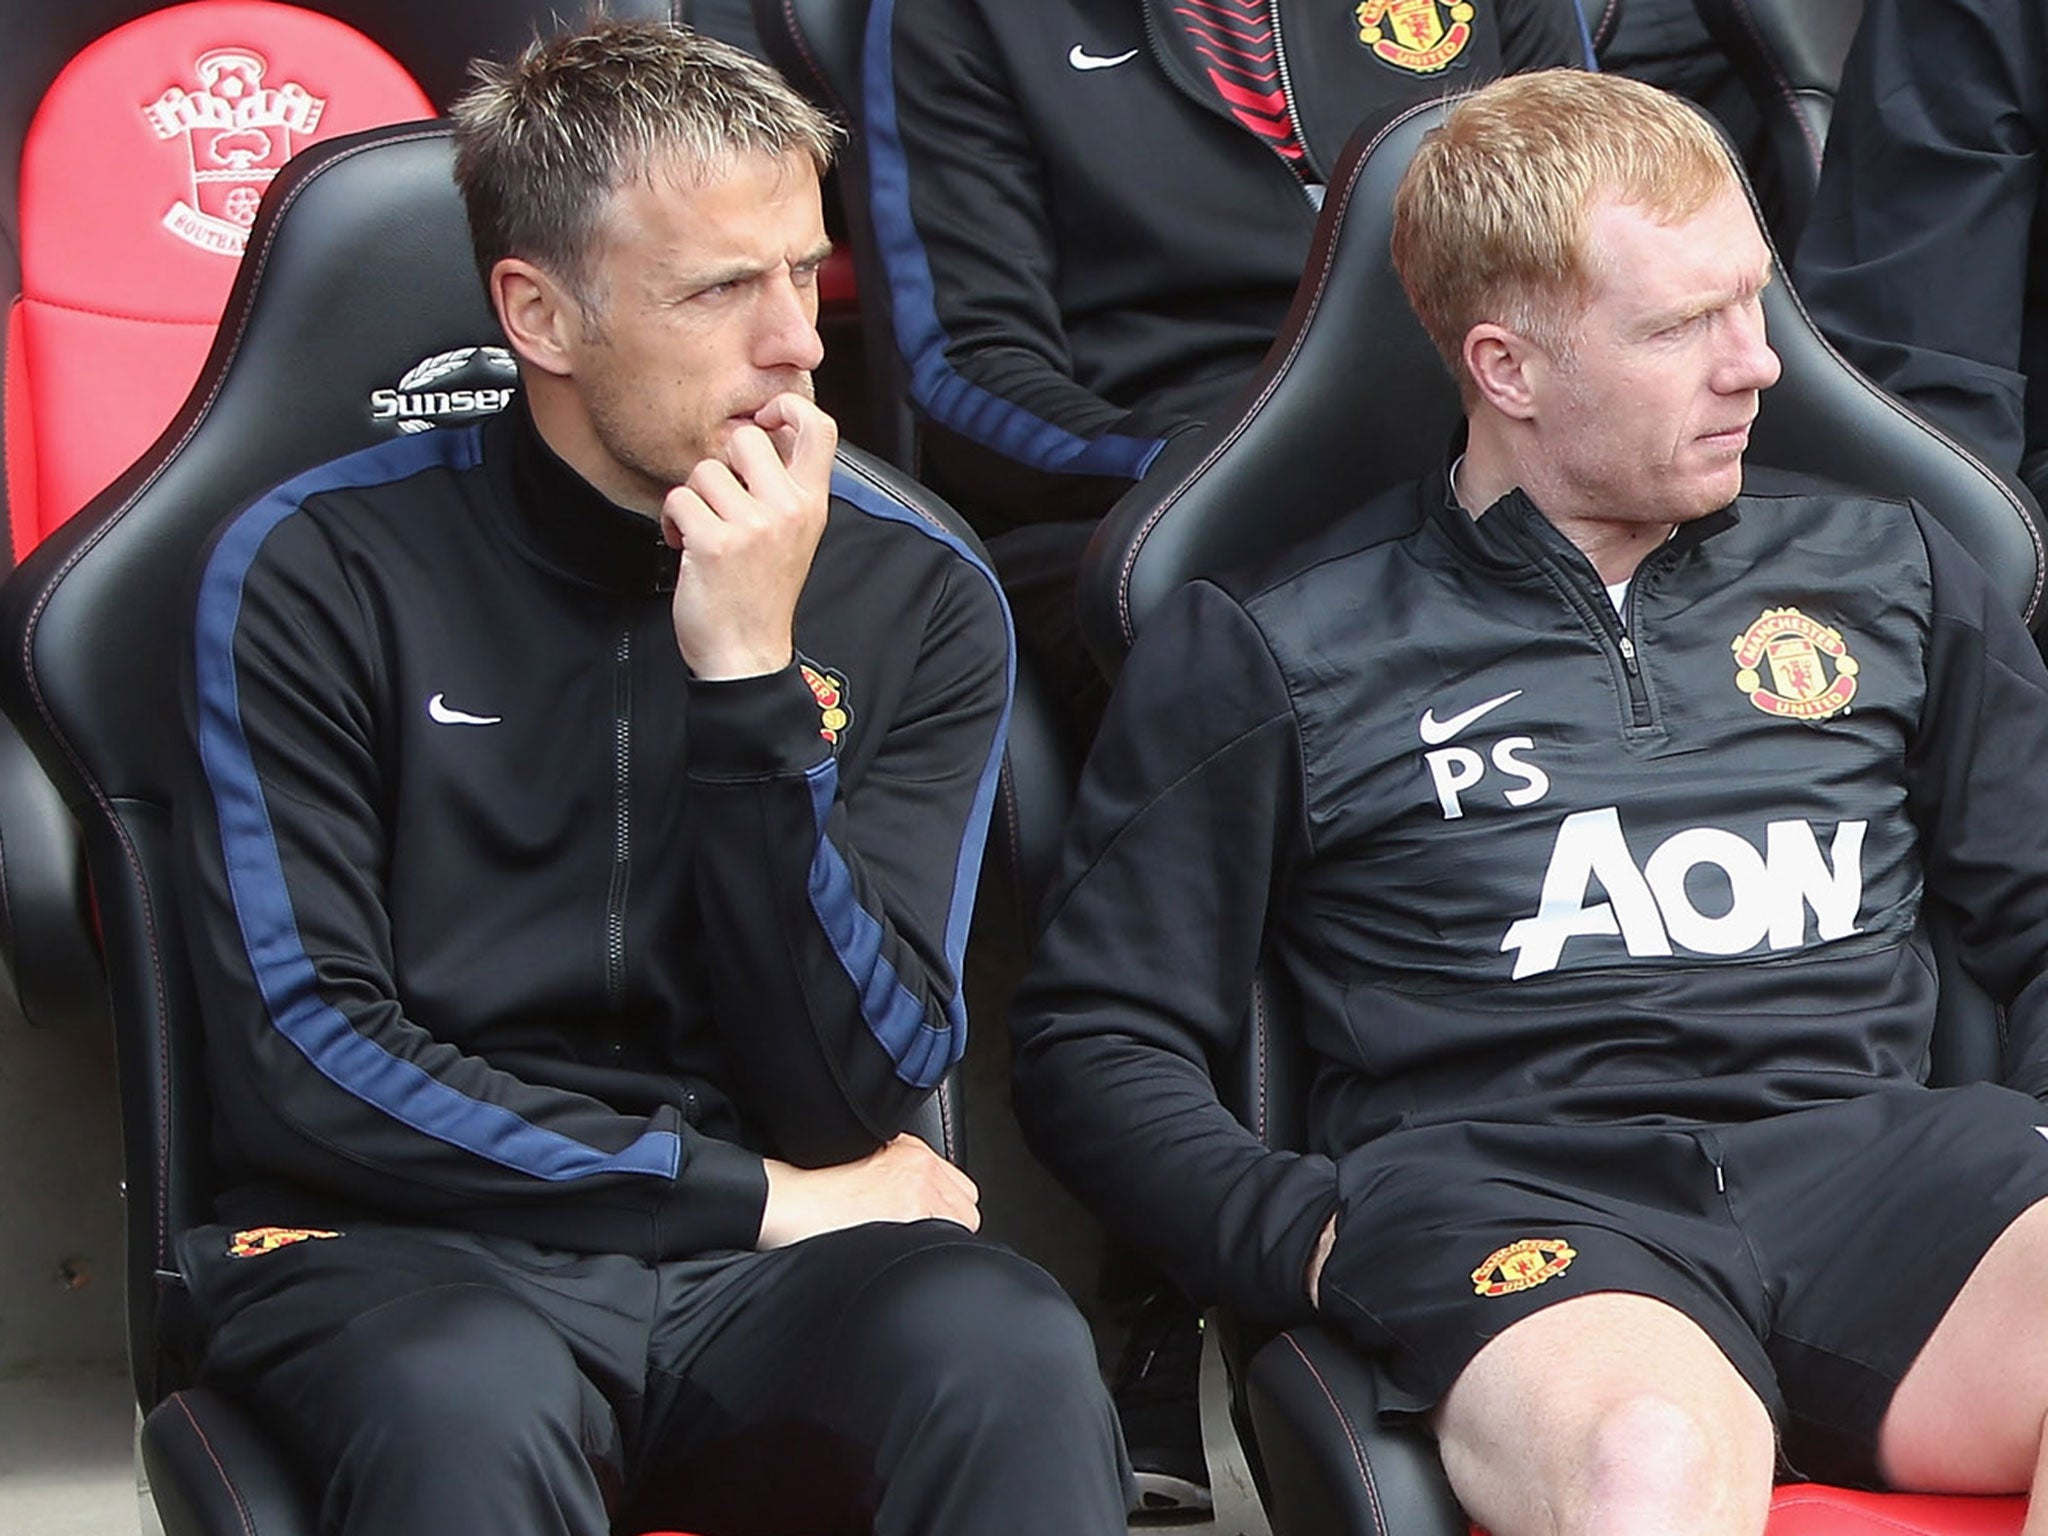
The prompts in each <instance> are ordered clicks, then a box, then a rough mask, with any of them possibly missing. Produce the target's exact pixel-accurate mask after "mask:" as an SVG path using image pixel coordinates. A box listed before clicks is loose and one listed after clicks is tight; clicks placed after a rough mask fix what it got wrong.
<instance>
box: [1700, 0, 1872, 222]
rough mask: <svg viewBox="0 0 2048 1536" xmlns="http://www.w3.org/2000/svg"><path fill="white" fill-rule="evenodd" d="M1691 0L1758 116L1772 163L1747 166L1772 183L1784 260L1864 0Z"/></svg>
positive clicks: (1805, 208)
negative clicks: (1739, 79) (1737, 77)
mask: <svg viewBox="0 0 2048 1536" xmlns="http://www.w3.org/2000/svg"><path fill="white" fill-rule="evenodd" d="M1693 3H1694V8H1695V9H1696V10H1697V11H1698V12H1699V18H1700V21H1701V23H1702V24H1703V25H1704V26H1705V27H1706V29H1707V32H1708V34H1709V35H1710V36H1711V37H1712V38H1713V39H1714V41H1715V42H1716V43H1717V44H1719V45H1720V48H1721V51H1722V52H1723V53H1725V54H1727V55H1728V62H1729V63H1730V64H1732V65H1734V67H1735V73H1736V74H1737V75H1738V76H1740V77H1741V80H1742V83H1743V86H1744V88H1745V89H1747V90H1748V92H1749V95H1750V99H1751V100H1752V101H1754V102H1755V103H1756V109H1757V113H1758V115H1759V116H1760V117H1761V118H1762V119H1763V124H1764V142H1765V145H1766V152H1767V153H1768V155H1769V156H1770V164H1769V166H1768V167H1759V166H1755V165H1752V166H1751V167H1750V171H1751V173H1752V175H1754V176H1756V178H1757V181H1758V184H1759V185H1760V186H1763V185H1768V186H1769V188H1770V191H1771V195H1770V196H1769V197H1768V198H1766V199H1765V200H1764V211H1765V213H1766V214H1767V215H1768V219H1767V222H1768V224H1769V226H1770V231H1771V236H1772V238H1773V239H1774V240H1776V241H1777V243H1778V249H1779V251H1780V252H1781V253H1782V254H1783V255H1784V256H1785V257H1786V258H1787V259H1788V260H1789V259H1790V258H1791V255H1792V252H1793V250H1794V249H1795V248H1796V247H1797V246H1798V244H1799V233H1800V231H1801V230H1803V229H1805V228H1806V216H1807V214H1808V213H1810V212H1812V210H1813V191H1814V188H1815V187H1816V186H1818V185H1819V184H1820V160H1821V151H1822V150H1823V149H1824V148H1825V147H1826V145H1827V139H1828V120H1829V118H1831V117H1832V116H1833V115H1834V108H1835V92H1836V90H1837V89H1838V88H1839V87H1840V85H1841V83H1842V61H1843V60H1844V59H1846V58H1848V56H1849V44H1850V42H1851V41H1852V40H1853V39H1854V38H1855V36H1856V24H1857V23H1858V22H1859V21H1861V20H1862V19H1863V0H1693ZM1760 171H1767V172H1768V174H1767V175H1762V174H1758V173H1759V172H1760Z"/></svg>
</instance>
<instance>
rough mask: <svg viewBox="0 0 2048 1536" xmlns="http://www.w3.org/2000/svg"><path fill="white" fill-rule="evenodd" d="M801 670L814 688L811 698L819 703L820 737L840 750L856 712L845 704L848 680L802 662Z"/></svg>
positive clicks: (835, 673) (828, 670)
mask: <svg viewBox="0 0 2048 1536" xmlns="http://www.w3.org/2000/svg"><path fill="white" fill-rule="evenodd" d="M798 670H799V671H801V672H802V673H803V675H804V681H805V682H806V683H809V684H810V685H811V697H812V698H814V699H816V700H817V701H818V734H819V735H820V736H822V737H824V738H825V739H826V740H827V741H829V742H830V743H831V744H832V750H833V751H834V752H835V753H836V752H837V751H838V750H839V740H840V737H841V736H842V735H843V734H844V733H845V731H846V728H847V727H848V726H849V725H851V724H853V709H852V707H851V706H850V705H849V704H848V703H847V702H846V679H845V678H843V677H841V676H840V675H839V674H838V673H837V672H834V671H833V670H832V669H831V668H830V667H821V666H818V665H816V664H815V663H813V662H809V661H802V662H799V664H798Z"/></svg>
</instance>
